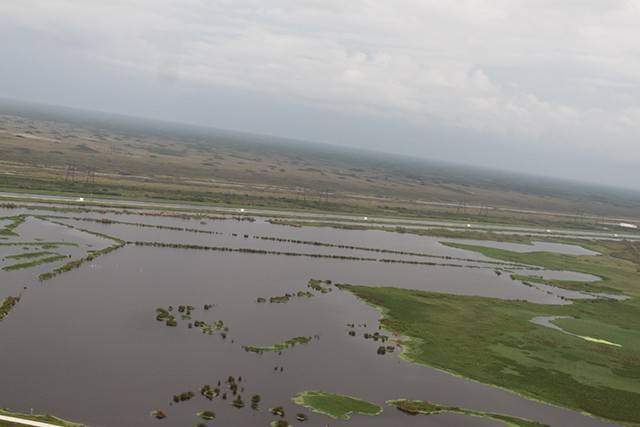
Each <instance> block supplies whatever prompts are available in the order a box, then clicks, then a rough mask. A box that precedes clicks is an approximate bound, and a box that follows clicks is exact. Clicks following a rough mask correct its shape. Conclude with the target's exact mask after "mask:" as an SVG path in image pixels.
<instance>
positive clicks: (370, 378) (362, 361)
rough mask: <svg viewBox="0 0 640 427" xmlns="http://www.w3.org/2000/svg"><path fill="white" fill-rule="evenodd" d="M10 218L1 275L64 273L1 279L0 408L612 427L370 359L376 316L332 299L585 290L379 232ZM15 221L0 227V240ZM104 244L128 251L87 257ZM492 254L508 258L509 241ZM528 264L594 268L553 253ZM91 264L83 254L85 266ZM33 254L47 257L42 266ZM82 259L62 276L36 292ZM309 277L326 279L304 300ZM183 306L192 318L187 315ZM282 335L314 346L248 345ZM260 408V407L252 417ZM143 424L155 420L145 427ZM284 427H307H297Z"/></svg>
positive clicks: (42, 214)
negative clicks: (349, 408) (409, 403)
mask: <svg viewBox="0 0 640 427" xmlns="http://www.w3.org/2000/svg"><path fill="white" fill-rule="evenodd" d="M20 214H24V215H29V216H27V217H26V219H25V221H24V222H23V223H21V224H20V225H18V226H17V227H16V228H15V230H14V232H15V235H7V236H4V237H6V239H2V240H0V260H1V264H0V267H7V266H9V265H11V264H14V263H16V259H18V260H19V259H21V258H15V256H18V257H22V258H27V259H32V258H33V259H42V258H38V256H33V257H31V256H29V255H24V254H27V253H30V252H31V253H33V252H39V251H41V252H51V253H55V254H57V255H60V256H65V257H67V258H66V259H60V260H56V261H52V262H50V263H43V264H39V265H34V266H32V267H28V268H21V269H17V270H14V271H0V283H1V284H2V286H0V301H1V300H2V299H3V298H5V297H7V296H16V295H18V294H19V295H20V297H21V299H20V302H19V303H18V304H17V305H16V307H15V308H14V309H13V310H12V311H11V313H10V314H9V315H8V316H7V317H6V318H5V319H4V320H2V321H1V322H0V339H2V351H1V352H0V366H2V378H3V384H4V385H10V386H8V387H7V386H5V387H2V388H0V406H2V407H7V408H10V409H11V410H15V411H20V412H29V410H30V409H31V408H34V410H35V411H36V412H39V413H52V414H55V415H57V416H60V417H63V418H68V419H73V420H76V421H79V422H83V423H86V424H87V425H90V426H157V425H171V426H174V425H175V426H180V425H182V426H184V425H197V424H198V423H200V422H205V421H203V420H202V419H200V418H199V417H198V416H197V415H196V414H197V413H198V412H200V411H208V410H210V411H214V412H215V414H216V418H215V421H212V422H210V425H225V426H247V425H257V426H260V425H262V426H267V425H269V423H270V422H271V421H273V420H275V419H278V418H279V417H277V416H274V415H273V414H272V413H271V412H270V411H269V408H274V407H278V406H281V407H282V408H283V409H284V411H285V413H286V416H285V418H286V419H287V420H289V422H291V423H292V424H295V425H304V424H307V425H326V424H329V425H351V426H389V425H407V426H418V425H425V424H426V423H428V425H434V426H458V425H468V426H494V425H501V424H499V423H497V422H496V421H493V420H489V419H485V418H479V417H468V416H463V415H460V414H446V413H444V414H436V415H430V416H429V418H428V419H426V418H424V417H411V416H408V415H406V414H404V413H402V412H400V411H398V410H396V409H395V408H392V407H390V406H387V405H385V401H387V400H391V399H399V398H409V399H422V400H429V401H433V402H437V403H439V404H446V405H451V406H458V407H464V408H471V409H474V410H479V411H489V412H496V413H502V414H508V415H513V416H518V417H523V418H527V419H531V420H535V421H538V422H541V423H546V424H549V425H559V426H566V425H580V426H604V425H611V424H608V423H607V422H604V421H600V420H596V419H594V418H590V417H587V416H585V415H581V414H579V413H578V412H574V411H571V410H567V409H562V408H558V407H554V406H550V405H546V404H543V403H540V402H536V401H533V400H530V399H527V398H524V397H521V396H518V395H516V394H513V393H510V392H508V391H504V390H501V389H498V388H495V387H491V386H488V385H484V384H480V383H477V382H473V381H470V380H467V379H464V378H461V377H457V376H453V375H450V374H448V373H445V372H441V371H437V370H435V369H431V368H429V367H425V366H421V365H417V364H414V363H411V362H408V361H406V360H404V359H402V358H400V357H399V356H400V353H401V350H402V349H401V348H400V346H399V345H398V344H397V343H396V342H395V339H394V338H393V337H392V339H390V340H389V341H388V345H389V347H391V348H392V350H390V351H388V352H386V354H382V355H381V354H379V352H378V349H379V347H380V343H379V342H378V341H377V340H375V341H374V340H372V339H365V336H370V335H373V334H375V333H384V331H383V330H379V328H378V324H379V323H378V320H379V313H378V312H377V310H376V309H374V308H373V307H371V306H369V305H367V304H364V303H362V302H361V301H358V300H357V299H356V297H355V296H354V295H352V294H351V293H348V292H345V291H341V290H340V289H338V288H336V287H334V286H333V284H335V283H354V284H367V285H373V286H393V287H400V288H409V289H420V290H428V291H438V292H446V293H451V294H459V295H477V296H488V297H495V298H501V299H506V300H511V299H512V300H527V301H531V302H536V303H545V304H566V303H567V300H566V299H565V297H571V298H577V297H582V298H585V297H588V296H585V295H581V294H580V293H578V292H575V291H569V290H561V289H558V288H553V287H550V286H544V285H539V286H526V285H525V284H523V283H522V281H518V280H513V279H512V278H511V274H512V273H517V274H519V275H525V276H534V275H539V276H544V277H546V278H556V279H565V280H585V281H587V280H593V279H595V277H593V276H589V275H585V274H579V273H573V272H563V271H547V270H541V269H538V268H535V267H531V266H526V265H521V264H516V263H507V262H498V261H496V260H493V259H491V258H488V257H485V256H483V255H479V254H477V253H474V252H470V251H466V250H461V249H456V248H451V247H447V246H444V245H442V244H441V243H440V241H441V240H446V239H436V238H431V237H422V236H415V235H409V234H396V233H390V232H382V231H353V230H335V229H331V228H314V227H302V228H296V227H285V226H279V225H272V224H270V223H268V222H267V221H265V220H262V219H255V220H254V219H253V218H251V219H249V218H236V219H232V218H225V219H213V218H177V217H169V216H160V215H155V216H154V215H140V214H139V213H121V212H108V213H98V212H83V213H73V212H71V213H64V212H50V211H45V210H41V211H39V210H20V209H0V217H14V216H16V215H20ZM10 223H11V220H8V219H3V220H2V221H0V227H5V226H6V225H7V224H10ZM114 242H116V243H115V244H116V245H119V244H120V243H118V242H124V243H122V247H119V248H118V249H117V250H114V251H113V252H110V253H105V254H104V255H101V256H97V255H98V254H99V251H101V250H104V249H106V248H109V247H111V246H113V245H114ZM467 242H468V241H467ZM26 243H31V244H33V245H26ZM125 243H128V244H125ZM484 243H485V244H487V242H484ZM489 245H492V246H495V247H504V248H506V249H510V250H516V248H515V247H514V245H512V244H502V243H490V244H487V246H489ZM43 246H46V248H47V249H43ZM518 246H523V245H518ZM521 249H523V250H525V249H526V248H521ZM529 249H530V250H531V251H535V250H544V251H551V252H553V251H557V252H559V253H572V254H585V255H592V254H594V253H589V251H586V250H583V249H581V248H578V247H575V246H569V245H558V244H549V243H539V244H538V243H536V244H535V245H534V246H533V247H529ZM92 253H94V254H95V255H96V256H95V257H90V258H86V257H87V256H88V255H87V254H89V255H90V254H92ZM46 256H51V255H50V254H49V255H41V257H46ZM11 257H13V258H11ZM83 257H84V258H85V260H84V262H82V263H81V264H80V265H78V266H74V268H73V269H70V270H69V271H64V272H63V273H60V274H57V275H55V276H54V277H52V278H50V280H49V279H48V280H45V281H41V280H39V279H38V277H39V276H40V275H42V274H44V273H46V272H48V271H51V270H52V269H55V268H60V267H62V266H64V265H65V264H66V263H68V262H69V259H81V258H83ZM40 278H42V276H40ZM310 279H319V280H323V281H330V282H322V284H321V285H319V287H318V286H316V287H315V288H314V287H313V286H311V285H310V282H309V281H310ZM287 295H289V296H288V297H286V299H285V300H274V301H272V302H270V301H271V298H274V297H276V298H282V297H284V296H287ZM262 299H264V302H261V301H262ZM278 301H280V302H278ZM181 305H182V306H192V308H189V309H188V310H187V311H188V312H189V314H185V313H186V311H184V310H182V308H181V307H180V306H181ZM159 308H161V309H163V310H167V311H168V312H170V313H171V316H173V317H174V318H175V325H174V326H168V325H167V324H165V322H164V321H158V320H157V319H156V317H157V315H158V313H159V311H158V309H159ZM203 325H204V326H203ZM352 332H353V333H352ZM365 334H366V335H365ZM293 337H310V340H309V341H308V342H306V343H300V344H297V345H294V346H292V347H290V348H285V349H283V350H280V351H265V352H252V351H248V350H247V348H246V347H251V346H260V347H262V346H264V347H268V346H272V345H274V344H276V343H283V342H286V341H287V340H290V339H292V338H293ZM243 346H244V347H245V348H243ZM230 376H232V377H234V381H235V382H236V383H237V385H238V387H239V388H238V390H236V392H237V395H240V396H242V399H243V405H242V407H240V408H238V407H236V406H240V405H236V406H234V405H233V404H232V403H233V402H234V399H236V398H237V395H234V394H233V392H232V391H231V390H230V389H229V387H228V378H229V377H230ZM218 382H220V384H219V383H218ZM204 385H210V386H212V387H214V388H220V396H218V397H216V398H214V399H213V400H208V399H206V398H205V397H203V396H201V395H200V390H201V388H202V387H203V386H204ZM305 390H323V391H328V392H335V393H340V394H346V395H351V396H357V397H358V398H361V399H365V400H368V401H371V402H374V403H376V404H378V405H382V406H383V407H384V411H383V412H382V413H381V414H380V415H378V416H375V417H369V416H358V415H354V416H353V417H352V418H351V419H350V420H348V421H345V420H333V419H331V418H328V417H326V416H324V415H321V414H317V413H313V412H311V411H309V410H307V409H304V408H302V407H300V406H298V405H296V404H295V403H293V402H292V400H291V399H292V397H293V396H295V395H296V394H297V393H300V392H302V391H305ZM188 391H192V392H194V394H195V397H193V398H191V399H188V400H186V401H182V402H178V403H174V402H173V396H174V395H179V394H181V393H185V392H188ZM223 393H227V395H226V396H225V397H226V399H223V398H222V394H223ZM255 395H259V396H260V398H259V403H258V404H256V405H254V406H255V408H251V407H250V406H251V397H252V396H255ZM153 410H161V411H163V412H164V413H165V414H166V415H167V418H166V419H164V420H156V419H155V418H153V417H151V416H150V412H151V411H153ZM297 413H304V414H305V415H306V416H307V417H308V418H309V419H308V421H305V422H300V423H297V422H296V421H295V414H297ZM205 423H206V422H205Z"/></svg>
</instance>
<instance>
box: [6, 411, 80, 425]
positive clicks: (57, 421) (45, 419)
mask: <svg viewBox="0 0 640 427" xmlns="http://www.w3.org/2000/svg"><path fill="white" fill-rule="evenodd" d="M0 415H5V416H7V417H14V418H21V419H23V420H30V421H38V422H41V423H48V424H52V425H55V426H60V427H85V425H84V424H79V423H74V422H71V421H65V420H63V419H61V418H58V417H54V416H53V415H28V414H20V413H17V412H10V411H7V410H4V409H0ZM5 426H7V427H13V426H17V424H13V423H9V422H7V421H0V427H5Z"/></svg>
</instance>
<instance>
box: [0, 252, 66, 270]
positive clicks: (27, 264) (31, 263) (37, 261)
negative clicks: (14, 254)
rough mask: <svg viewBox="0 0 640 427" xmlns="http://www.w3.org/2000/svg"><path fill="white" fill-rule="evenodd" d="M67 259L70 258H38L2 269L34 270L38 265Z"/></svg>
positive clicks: (56, 256) (63, 256) (60, 256)
mask: <svg viewBox="0 0 640 427" xmlns="http://www.w3.org/2000/svg"><path fill="white" fill-rule="evenodd" d="M67 258H68V256H67V255H52V256H48V257H43V258H38V259H35V260H33V261H29V262H21V263H17V264H11V265H7V266H5V267H2V270H4V271H15V270H24V269H26V268H33V267H37V266H38V265H42V264H49V263H52V262H56V261H60V260H62V259H67Z"/></svg>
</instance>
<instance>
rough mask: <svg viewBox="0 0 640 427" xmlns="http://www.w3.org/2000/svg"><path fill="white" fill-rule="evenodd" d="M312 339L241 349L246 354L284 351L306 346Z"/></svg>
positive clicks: (295, 338) (245, 346) (299, 338)
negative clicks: (297, 346)
mask: <svg viewBox="0 0 640 427" xmlns="http://www.w3.org/2000/svg"><path fill="white" fill-rule="evenodd" d="M312 339H313V338H312V337H294V338H291V339H288V340H286V341H284V342H281V343H277V344H273V345H270V346H252V345H243V346H242V348H243V349H244V350H245V351H248V352H252V353H258V354H262V353H265V352H273V351H282V350H286V349H288V348H291V347H294V346H296V345H298V344H308V343H309V342H310V341H311V340H312Z"/></svg>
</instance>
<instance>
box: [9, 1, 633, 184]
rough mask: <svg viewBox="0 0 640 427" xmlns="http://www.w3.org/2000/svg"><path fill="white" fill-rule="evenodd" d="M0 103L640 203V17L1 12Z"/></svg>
mask: <svg viewBox="0 0 640 427" xmlns="http://www.w3.org/2000/svg"><path fill="white" fill-rule="evenodd" d="M0 58H2V59H1V61H0V97H9V98H17V99H24V100H31V101H39V102H46V103H52V104H62V105H67V106H74V107H80V108H89V109H97V110H104V111H111V112H118V113H122V114H130V115H140V116H146V117H154V118H160V119H168V120H173V121H186V122H192V123H199V124H205V125H210V126H215V127H219V128H229V129H237V130H246V131H251V132H259V133H268V134H272V135H281V136H286V137H293V138H301V139H307V140H315V141H323V142H329V143H334V144H344V145H350V146H357V147H367V148H372V149H376V150H383V151H393V152H398V153H403V154H410V155H414V156H420V157H426V158H433V159H443V160H452V161H459V162H464V163H472V164H478V165H484V166H492V167H500V168H506V169H511V170H521V171H526V172H532V173H537V174H542V175H549V176H560V177H567V178H575V179H582V180H589V181H594V182H603V183H608V184H617V185H623V186H627V187H631V188H637V189H640V1H633V0H629V1H623V0H582V1H580V0H562V1H557V0H528V1H521V0H493V1H464V0H459V1H449V0H439V1H430V0H394V1H388V0H386V1H385V0H379V1H374V0H306V1H305V0H220V1H216V0H175V1H171V0H109V1H104V0H101V1H98V0H76V1H71V0H2V1H1V2H0Z"/></svg>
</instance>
